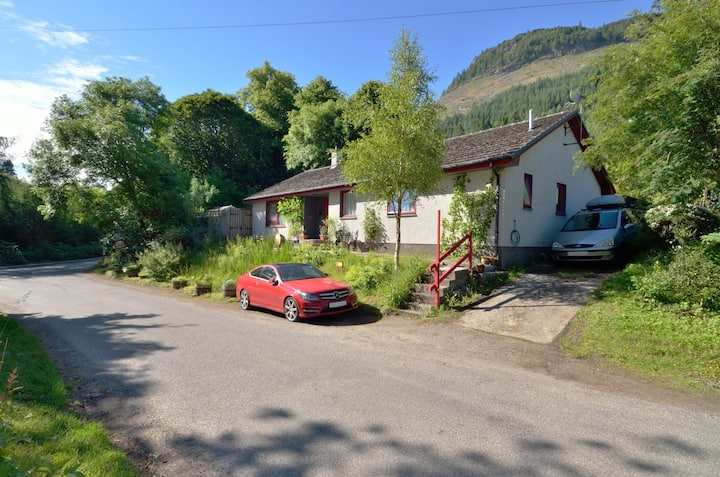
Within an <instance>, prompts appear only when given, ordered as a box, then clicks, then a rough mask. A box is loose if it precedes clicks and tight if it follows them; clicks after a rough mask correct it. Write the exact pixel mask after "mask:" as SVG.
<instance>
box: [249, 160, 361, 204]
mask: <svg viewBox="0 0 720 477" xmlns="http://www.w3.org/2000/svg"><path fill="white" fill-rule="evenodd" d="M349 185H350V184H348V182H347V180H346V179H345V177H344V176H343V175H342V170H341V169H340V166H339V165H338V166H337V167H334V168H332V167H330V166H325V167H319V168H317V169H311V170H309V171H304V172H301V173H300V174H297V175H295V176H292V177H290V178H289V179H285V180H284V181H282V182H278V183H277V184H275V185H272V186H270V187H268V188H267V189H264V190H261V191H260V192H257V193H255V194H253V195H251V196H250V197H248V198H246V199H245V201H247V202H253V201H257V200H261V199H269V198H275V197H278V198H280V197H286V196H292V195H298V194H307V193H309V192H313V191H321V190H331V189H338V188H342V187H347V186H349Z"/></svg>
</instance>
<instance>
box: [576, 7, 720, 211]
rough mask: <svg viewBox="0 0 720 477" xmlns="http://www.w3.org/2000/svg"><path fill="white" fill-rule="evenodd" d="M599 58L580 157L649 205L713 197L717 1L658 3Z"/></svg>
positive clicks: (718, 134)
mask: <svg viewBox="0 0 720 477" xmlns="http://www.w3.org/2000/svg"><path fill="white" fill-rule="evenodd" d="M630 34H631V35H632V37H633V39H634V40H635V41H634V42H633V43H630V44H623V45H619V46H615V47H613V48H612V49H611V50H610V52H609V53H608V54H606V55H605V56H604V58H603V59H602V64H601V66H602V68H601V69H600V71H601V73H600V77H599V89H598V92H597V94H596V95H594V96H593V97H592V98H591V99H592V101H591V104H590V106H591V109H590V120H591V123H592V130H593V131H594V139H593V141H592V147H590V148H588V149H587V150H586V152H585V153H584V154H583V158H584V159H585V160H586V161H587V162H589V163H591V164H593V165H604V166H606V168H607V169H608V171H609V173H610V174H611V177H612V178H613V180H614V182H615V184H616V186H617V187H618V190H620V191H622V192H623V193H629V194H637V195H642V196H646V197H649V198H651V200H653V201H654V202H656V203H663V202H675V201H688V200H691V201H695V200H699V199H701V198H702V197H703V196H705V197H708V196H710V195H714V196H715V197H716V198H717V197H718V195H717V194H718V191H719V186H720V184H719V181H720V42H718V38H720V3H719V2H716V1H687V0H660V1H658V2H657V3H656V4H655V6H654V8H653V12H651V13H650V14H648V15H643V16H639V17H638V18H637V22H636V23H635V26H634V29H633V30H631V33H630Z"/></svg>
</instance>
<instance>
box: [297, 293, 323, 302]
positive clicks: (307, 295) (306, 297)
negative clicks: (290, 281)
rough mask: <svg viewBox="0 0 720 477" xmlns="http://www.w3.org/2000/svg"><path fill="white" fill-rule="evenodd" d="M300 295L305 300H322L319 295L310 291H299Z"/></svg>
mask: <svg viewBox="0 0 720 477" xmlns="http://www.w3.org/2000/svg"><path fill="white" fill-rule="evenodd" d="M298 295H300V298H302V299H303V300H305V301H320V297H319V296H317V295H316V294H314V293H308V292H302V291H301V292H299V293H298Z"/></svg>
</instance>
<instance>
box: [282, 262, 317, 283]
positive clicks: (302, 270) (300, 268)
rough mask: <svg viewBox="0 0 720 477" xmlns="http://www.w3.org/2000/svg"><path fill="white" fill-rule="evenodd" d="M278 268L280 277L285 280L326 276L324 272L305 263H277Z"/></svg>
mask: <svg viewBox="0 0 720 477" xmlns="http://www.w3.org/2000/svg"><path fill="white" fill-rule="evenodd" d="M277 269H278V272H280V278H281V279H282V280H283V281H285V282H290V281H293V280H305V279H306V278H323V277H325V274H324V273H323V272H321V271H320V270H318V269H317V268H315V267H313V266H312V265H308V264H305V263H280V264H278V265H277Z"/></svg>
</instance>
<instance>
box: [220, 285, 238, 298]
mask: <svg viewBox="0 0 720 477" xmlns="http://www.w3.org/2000/svg"><path fill="white" fill-rule="evenodd" d="M236 291H237V289H236V288H235V287H223V289H222V295H223V298H235V296H236Z"/></svg>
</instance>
